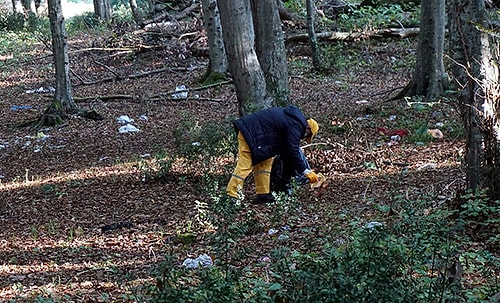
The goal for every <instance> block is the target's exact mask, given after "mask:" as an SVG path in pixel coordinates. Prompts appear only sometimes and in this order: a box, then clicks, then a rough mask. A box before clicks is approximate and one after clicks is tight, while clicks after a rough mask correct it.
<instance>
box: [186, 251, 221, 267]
mask: <svg viewBox="0 0 500 303" xmlns="http://www.w3.org/2000/svg"><path fill="white" fill-rule="evenodd" d="M213 265H214V261H213V260H212V258H211V257H210V256H209V255H207V254H203V255H200V256H199V257H198V258H196V259H192V258H187V259H186V260H184V262H182V266H184V267H186V268H198V267H209V266H213Z"/></svg>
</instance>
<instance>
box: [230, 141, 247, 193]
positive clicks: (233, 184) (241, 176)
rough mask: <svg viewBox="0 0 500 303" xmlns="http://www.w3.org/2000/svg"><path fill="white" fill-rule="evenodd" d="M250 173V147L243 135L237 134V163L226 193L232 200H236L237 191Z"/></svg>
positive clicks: (241, 187)
mask: <svg viewBox="0 0 500 303" xmlns="http://www.w3.org/2000/svg"><path fill="white" fill-rule="evenodd" d="M251 171H252V154H251V153H250V147H248V144H247V142H246V141H245V138H243V135H242V134H241V133H238V162H237V163H236V167H235V169H234V171H233V174H232V175H231V179H230V180H229V183H228V184H227V188H226V193H227V194H228V195H229V196H231V197H233V198H238V189H240V190H242V189H243V183H244V182H245V179H246V177H247V176H248V175H249V174H250V172H251Z"/></svg>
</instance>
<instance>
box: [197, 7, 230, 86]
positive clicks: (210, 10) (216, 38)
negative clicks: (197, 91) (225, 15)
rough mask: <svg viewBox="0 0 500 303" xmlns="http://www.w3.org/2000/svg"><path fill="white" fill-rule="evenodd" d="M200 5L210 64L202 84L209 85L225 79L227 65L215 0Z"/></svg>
mask: <svg viewBox="0 0 500 303" xmlns="http://www.w3.org/2000/svg"><path fill="white" fill-rule="evenodd" d="M201 3H202V9H203V22H204V23H203V24H204V26H205V31H206V32H207V38H208V54H209V57H210V64H209V68H208V70H207V73H206V76H205V77H204V78H205V79H204V84H211V83H215V82H218V81H221V80H225V79H226V74H227V72H228V63H227V56H226V50H225V48H224V38H223V36H222V24H221V21H220V14H219V8H218V6H217V0H202V1H201Z"/></svg>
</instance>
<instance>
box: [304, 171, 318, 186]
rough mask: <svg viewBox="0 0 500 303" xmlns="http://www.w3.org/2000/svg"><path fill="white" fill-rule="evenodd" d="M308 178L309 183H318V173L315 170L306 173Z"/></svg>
mask: <svg viewBox="0 0 500 303" xmlns="http://www.w3.org/2000/svg"><path fill="white" fill-rule="evenodd" d="M304 176H306V178H307V179H309V183H316V182H318V175H316V173H315V172H313V171H309V172H306V173H305V174H304Z"/></svg>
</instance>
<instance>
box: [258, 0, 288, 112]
mask: <svg viewBox="0 0 500 303" xmlns="http://www.w3.org/2000/svg"><path fill="white" fill-rule="evenodd" d="M251 2H252V16H253V21H254V31H255V51H256V53H257V57H258V58H259V62H260V66H261V68H262V71H263V72H264V77H265V79H266V88H267V92H268V94H269V95H271V96H272V98H273V99H274V101H273V105H276V106H287V105H289V104H290V101H289V98H288V97H289V91H290V88H289V79H288V61H287V56H286V48H285V40H284V34H283V29H282V28H281V20H280V17H279V12H278V7H277V5H276V0H252V1H251Z"/></svg>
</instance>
